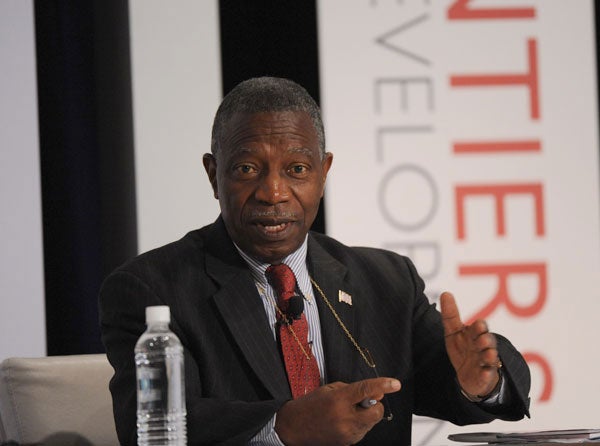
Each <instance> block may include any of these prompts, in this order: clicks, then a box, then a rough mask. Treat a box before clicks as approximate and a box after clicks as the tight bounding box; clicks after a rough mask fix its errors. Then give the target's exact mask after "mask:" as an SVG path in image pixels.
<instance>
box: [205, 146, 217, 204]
mask: <svg viewBox="0 0 600 446" xmlns="http://www.w3.org/2000/svg"><path fill="white" fill-rule="evenodd" d="M202 164H204V170H206V174H207V175H208V180H209V181H210V185H211V186H212V189H213V195H214V197H215V198H216V199H217V200H218V199H219V187H218V185H217V160H216V158H215V157H214V156H213V155H212V154H210V153H205V154H204V156H203V157H202Z"/></svg>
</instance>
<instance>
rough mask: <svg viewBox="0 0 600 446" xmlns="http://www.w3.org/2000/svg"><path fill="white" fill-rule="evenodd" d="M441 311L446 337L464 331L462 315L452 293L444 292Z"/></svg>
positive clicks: (441, 297)
mask: <svg viewBox="0 0 600 446" xmlns="http://www.w3.org/2000/svg"><path fill="white" fill-rule="evenodd" d="M440 310H441V313H442V323H443V324H444V335H445V336H446V337H448V336H452V335H453V334H455V333H459V332H461V331H463V330H464V328H465V325H464V324H463V323H462V321H461V320H460V313H459V312H458V307H457V306H456V301H455V300H454V296H453V295H452V293H448V292H444V293H442V295H441V296H440Z"/></svg>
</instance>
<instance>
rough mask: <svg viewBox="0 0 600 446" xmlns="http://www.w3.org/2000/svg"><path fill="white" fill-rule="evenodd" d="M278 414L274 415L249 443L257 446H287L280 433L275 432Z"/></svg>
mask: <svg viewBox="0 0 600 446" xmlns="http://www.w3.org/2000/svg"><path fill="white" fill-rule="evenodd" d="M276 419H277V414H275V415H273V418H271V419H270V420H269V421H268V423H267V424H265V425H264V426H263V428H262V429H261V430H260V431H259V432H258V434H256V435H255V436H254V437H252V439H251V440H250V441H249V442H248V444H249V445H255V446H259V445H260V446H285V445H284V444H283V442H282V441H281V440H280V439H279V435H277V432H275V420H276Z"/></svg>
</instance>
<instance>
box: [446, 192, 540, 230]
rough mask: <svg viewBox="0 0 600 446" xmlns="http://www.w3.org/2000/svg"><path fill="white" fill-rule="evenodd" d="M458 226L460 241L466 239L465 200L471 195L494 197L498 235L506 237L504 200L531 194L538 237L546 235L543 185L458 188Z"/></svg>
mask: <svg viewBox="0 0 600 446" xmlns="http://www.w3.org/2000/svg"><path fill="white" fill-rule="evenodd" d="M455 192H456V224H457V231H458V239H459V240H462V239H464V238H465V199H466V197H468V196H469V195H492V196H493V197H494V199H495V202H496V233H497V234H498V235H500V236H502V235H504V234H505V232H506V230H505V228H504V198H505V197H506V196H507V195H510V194H530V195H532V196H533V199H534V201H535V223H536V224H535V227H536V234H537V235H540V236H541V235H544V207H543V203H542V185H541V184H539V183H533V184H502V185H496V186H491V185H482V186H456V189H455Z"/></svg>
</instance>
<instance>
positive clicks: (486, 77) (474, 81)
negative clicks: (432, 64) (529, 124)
mask: <svg viewBox="0 0 600 446" xmlns="http://www.w3.org/2000/svg"><path fill="white" fill-rule="evenodd" d="M527 54H528V57H527V59H528V65H529V69H528V72H527V73H524V74H475V75H463V74H460V75H455V76H450V85H451V86H453V87H482V86H483V87H491V86H503V85H525V86H526V87H528V88H529V101H530V115H531V119H539V117H540V105H539V94H538V72H537V70H538V68H537V42H536V40H535V39H528V40H527Z"/></svg>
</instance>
